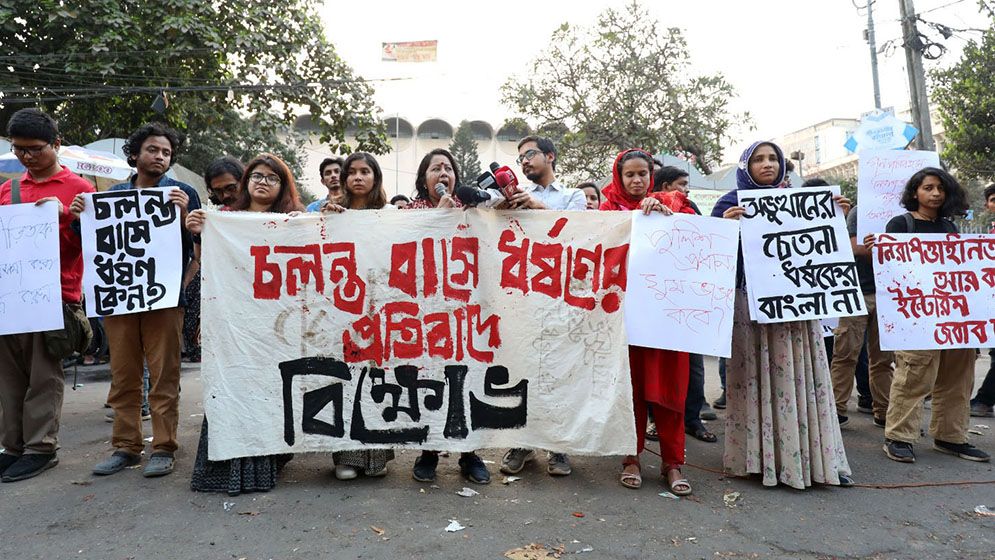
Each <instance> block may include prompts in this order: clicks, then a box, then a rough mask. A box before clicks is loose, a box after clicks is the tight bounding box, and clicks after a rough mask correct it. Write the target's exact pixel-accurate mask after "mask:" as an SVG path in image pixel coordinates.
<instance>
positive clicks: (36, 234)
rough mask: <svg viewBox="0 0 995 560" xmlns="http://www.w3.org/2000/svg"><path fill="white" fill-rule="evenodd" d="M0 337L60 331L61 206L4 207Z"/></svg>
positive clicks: (0, 225) (1, 216) (0, 231)
mask: <svg viewBox="0 0 995 560" xmlns="http://www.w3.org/2000/svg"><path fill="white" fill-rule="evenodd" d="M0 248H2V250H0V335H5V334H18V333H32V332H40V331H51V330H56V329H61V328H62V327H63V326H64V324H63V322H62V278H61V275H60V272H59V205H58V204H55V203H52V202H46V203H45V204H42V205H41V206H35V205H34V203H31V204H11V205H4V206H0Z"/></svg>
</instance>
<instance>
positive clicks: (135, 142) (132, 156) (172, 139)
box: [121, 123, 183, 167]
mask: <svg viewBox="0 0 995 560" xmlns="http://www.w3.org/2000/svg"><path fill="white" fill-rule="evenodd" d="M150 136H164V137H165V138H166V139H167V140H169V145H170V146H171V147H172V152H171V153H170V154H169V166H170V167H172V166H173V164H174V163H176V157H177V156H178V155H179V152H180V146H182V145H183V140H181V139H180V134H179V133H178V132H176V131H175V130H173V129H172V128H169V127H168V126H166V125H164V124H162V123H148V124H144V125H142V126H140V127H139V128H138V130H136V131H134V132H132V133H131V136H129V137H128V140H127V141H126V142H125V143H124V146H122V147H121V151H122V152H124V155H125V157H127V158H128V165H130V166H132V167H134V166H135V162H136V161H138V154H139V153H141V151H142V144H144V143H145V141H146V140H148V138H149V137H150Z"/></svg>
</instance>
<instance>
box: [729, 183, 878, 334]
mask: <svg viewBox="0 0 995 560" xmlns="http://www.w3.org/2000/svg"><path fill="white" fill-rule="evenodd" d="M837 194H839V187H838V186H832V187H811V188H804V189H802V188H798V189H756V190H740V191H739V205H740V206H743V207H744V208H746V212H745V213H744V214H743V217H742V219H741V220H740V221H741V222H742V229H741V233H742V239H743V262H744V265H745V268H746V291H747V293H748V295H749V297H750V318H751V319H753V320H754V321H758V322H760V323H779V322H784V321H800V320H807V319H824V318H828V317H847V316H851V315H865V314H866V313H867V311H866V309H865V307H864V296H863V294H862V293H861V291H860V285H859V283H858V281H857V265H856V264H855V263H854V262H853V249H852V248H851V247H850V237H849V235H847V232H846V224H845V223H844V220H843V211H842V209H840V207H839V206H838V205H837V204H836V202H835V201H834V200H833V195H837Z"/></svg>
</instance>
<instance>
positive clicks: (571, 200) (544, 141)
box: [501, 136, 587, 476]
mask: <svg viewBox="0 0 995 560" xmlns="http://www.w3.org/2000/svg"><path fill="white" fill-rule="evenodd" d="M516 161H517V162H518V165H521V166H522V174H524V175H525V177H527V178H528V180H529V181H532V183H531V184H528V185H523V186H522V190H521V191H520V192H519V193H518V194H516V195H514V196H512V197H510V198H509V199H508V205H509V206H510V207H511V208H527V209H532V210H586V209H587V200H586V198H585V197H584V192H583V191H581V190H580V189H575V188H572V187H566V186H564V185H562V184H561V183H558V182H557V181H556V175H555V171H556V147H555V146H553V141H552V140H550V139H549V138H545V137H542V136H526V137H525V138H522V139H521V140H520V141H519V142H518V159H517V160H516ZM535 456H536V453H535V450H533V449H523V448H515V449H509V450H508V452H507V453H505V454H504V458H503V459H502V460H501V472H503V473H505V474H517V473H519V472H521V470H522V469H524V468H525V464H526V463H528V462H529V461H531V460H533V459H535ZM546 472H547V473H549V474H550V475H552V476H566V475H568V474H570V473H571V472H573V469H572V468H571V466H570V459H569V458H568V457H567V454H566V453H556V452H550V453H549V455H548V456H547V458H546Z"/></svg>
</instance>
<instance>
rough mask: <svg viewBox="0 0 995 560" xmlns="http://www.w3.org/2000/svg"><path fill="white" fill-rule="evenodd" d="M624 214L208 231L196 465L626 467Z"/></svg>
mask: <svg viewBox="0 0 995 560" xmlns="http://www.w3.org/2000/svg"><path fill="white" fill-rule="evenodd" d="M629 229H630V218H629V214H628V213H626V212H514V211H511V212H493V211H478V210H469V211H461V210H408V211H375V210H364V211H346V212H345V213H343V214H337V215H330V216H324V215H315V214H306V215H302V216H297V217H293V218H289V217H286V216H282V215H281V216H278V217H275V216H274V215H273V214H259V213H254V212H220V213H215V212H209V213H208V215H207V220H206V226H205V230H204V233H203V252H202V257H203V260H202V262H203V269H202V270H203V272H202V274H203V276H202V278H203V280H202V282H203V284H202V289H203V297H202V308H201V325H202V329H203V331H202V334H203V347H204V361H203V365H202V372H203V379H204V407H205V410H206V414H207V418H208V420H209V422H208V425H209V426H210V435H209V441H210V450H209V456H210V457H211V459H212V460H221V459H228V458H232V457H245V456H252V455H269V454H275V453H288V452H294V453H296V452H301V451H335V450H344V449H361V448H367V449H370V448H384V447H392V448H414V449H437V450H451V451H471V450H474V449H481V448H495V447H496V448H508V447H531V448H540V449H553V450H556V451H559V452H567V453H578V454H595V455H602V454H604V455H625V454H629V453H633V452H634V449H635V441H636V440H635V429H634V423H633V421H632V418H633V416H632V414H633V411H632V386H631V382H630V374H629V366H628V345H627V344H626V338H625V325H624V319H623V312H622V298H623V296H624V294H623V291H624V286H625V259H626V254H627V252H628V242H629Z"/></svg>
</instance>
